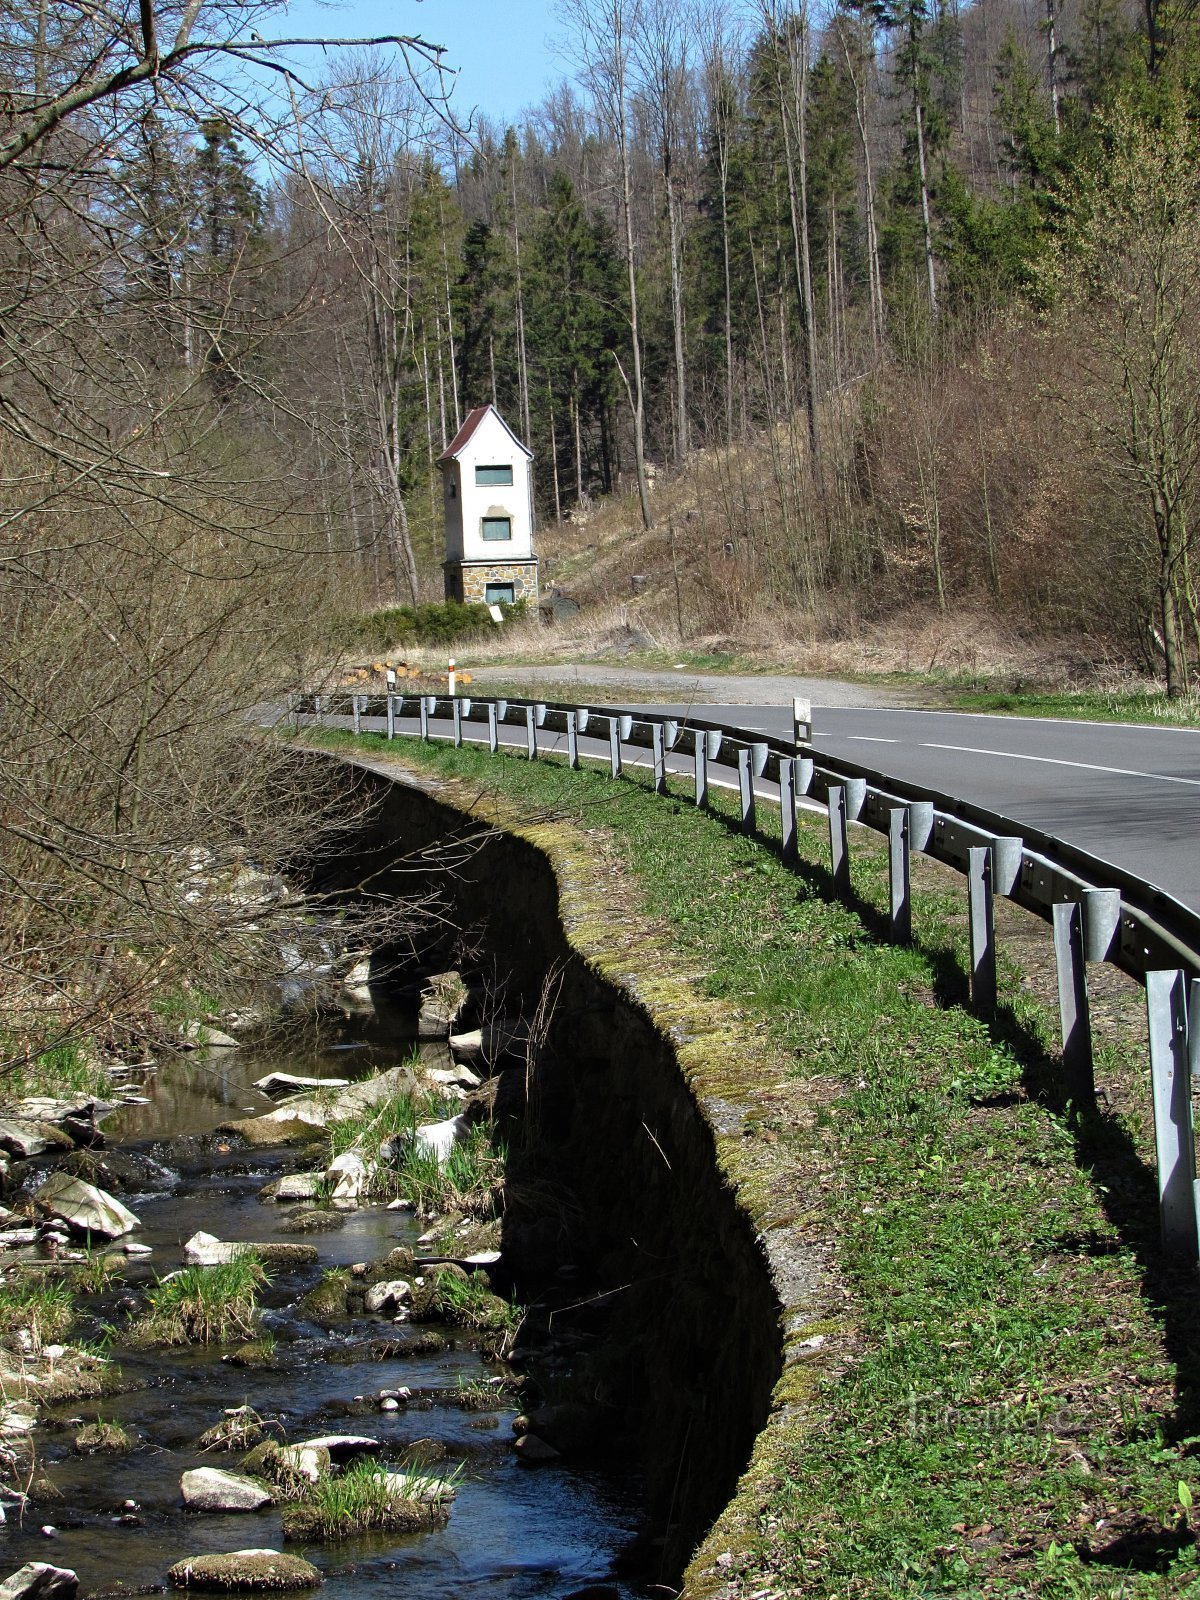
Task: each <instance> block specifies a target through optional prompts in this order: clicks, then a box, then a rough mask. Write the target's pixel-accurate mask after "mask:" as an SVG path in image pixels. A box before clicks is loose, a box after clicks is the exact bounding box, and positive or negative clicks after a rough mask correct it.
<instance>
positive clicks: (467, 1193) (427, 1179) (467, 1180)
mask: <svg viewBox="0 0 1200 1600" xmlns="http://www.w3.org/2000/svg"><path fill="white" fill-rule="evenodd" d="M504 1163H505V1148H504V1145H503V1144H502V1143H499V1142H497V1141H496V1140H495V1139H494V1137H493V1134H492V1130H491V1128H489V1127H488V1126H487V1125H486V1124H483V1123H476V1124H475V1125H474V1126H473V1127H471V1128H468V1129H467V1132H466V1135H465V1136H464V1137H463V1138H461V1139H459V1140H457V1141H456V1143H455V1144H454V1145H452V1146H451V1149H450V1152H449V1154H448V1155H447V1157H446V1159H445V1160H444V1161H439V1160H438V1157H437V1154H436V1152H434V1151H432V1150H428V1149H426V1148H424V1147H422V1146H419V1145H415V1144H411V1145H409V1146H408V1147H407V1148H406V1149H405V1150H404V1151H403V1152H402V1153H401V1155H400V1158H399V1160H398V1162H397V1163H396V1165H395V1167H394V1168H393V1169H392V1170H391V1172H390V1173H389V1182H390V1184H391V1185H392V1187H393V1190H394V1192H395V1193H396V1194H397V1195H399V1196H400V1197H401V1198H402V1199H405V1200H410V1201H411V1202H412V1204H413V1205H414V1206H415V1207H416V1209H417V1210H418V1212H420V1213H422V1214H425V1215H428V1214H430V1213H433V1212H445V1211H457V1212H464V1213H467V1214H469V1215H472V1216H493V1215H495V1213H496V1209H497V1197H498V1194H499V1188H500V1185H501V1183H502V1182H503V1178H504Z"/></svg>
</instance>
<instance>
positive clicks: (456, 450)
mask: <svg viewBox="0 0 1200 1600" xmlns="http://www.w3.org/2000/svg"><path fill="white" fill-rule="evenodd" d="M489 411H495V413H496V420H497V421H498V422H499V424H500V426H501V427H502V428H503V429H504V431H505V433H507V434H508V436H509V438H510V439H511V440H512V442H513V443H514V444H515V445H516V447H517V449H518V450H522V451H524V453H525V454H526V455H527V456H528V457H529V459H530V461H532V460H533V451H532V450H531V449H530V448H529V446H528V445H525V444H522V443H521V441H520V439H518V438H517V436H516V434H515V433H514V432H513V431H512V429H511V428H510V427H509V425H508V423H507V422H505V420H504V418H503V417H502V416H501V415H500V413H499V412H498V411H496V408H495V406H476V407H475V409H474V410H473V411H469V412H468V413H467V420H466V421H465V422H464V423H463V425H462V427H461V428H460V429H459V430H458V432H457V433H456V434H455V435H454V437H453V439H451V441H450V443H449V444H448V445H447V446H446V448H445V449H444V450H443V451H442V453H441V455H440V456H439V457H438V466H439V467H440V466H441V465H442V463H443V462H444V461H453V460H454V459H455V457H456V456H459V455H461V454H462V452H463V450H464V449H465V448H466V446H467V445H468V443H469V442H470V439H471V436H472V434H473V433H474V432H475V430H476V428H478V426H479V424H480V423H481V422H482V421H483V419H484V417H486V416H487V414H488V412H489Z"/></svg>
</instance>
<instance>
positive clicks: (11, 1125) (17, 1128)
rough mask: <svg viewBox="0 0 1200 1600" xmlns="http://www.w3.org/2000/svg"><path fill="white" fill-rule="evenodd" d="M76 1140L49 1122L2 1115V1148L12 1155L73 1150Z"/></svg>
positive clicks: (0, 1139)
mask: <svg viewBox="0 0 1200 1600" xmlns="http://www.w3.org/2000/svg"><path fill="white" fill-rule="evenodd" d="M74 1148H75V1141H74V1139H71V1138H70V1137H68V1135H67V1134H65V1133H62V1132H60V1131H59V1129H58V1128H56V1127H54V1126H53V1124H52V1123H49V1122H31V1121H25V1120H23V1119H21V1118H18V1117H0V1149H2V1150H7V1151H8V1153H9V1155H10V1156H19V1157H23V1158H24V1157H29V1156H40V1155H44V1154H45V1152H46V1151H47V1150H73V1149H74Z"/></svg>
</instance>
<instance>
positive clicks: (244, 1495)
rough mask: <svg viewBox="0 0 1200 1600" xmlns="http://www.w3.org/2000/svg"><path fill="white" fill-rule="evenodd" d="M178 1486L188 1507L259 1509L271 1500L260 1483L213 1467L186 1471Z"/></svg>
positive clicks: (195, 1508)
mask: <svg viewBox="0 0 1200 1600" xmlns="http://www.w3.org/2000/svg"><path fill="white" fill-rule="evenodd" d="M180 1488H181V1490H182V1491H183V1503H184V1505H185V1506H187V1508H188V1510H189V1511H261V1510H262V1508H263V1506H269V1505H270V1504H271V1496H270V1494H268V1492H267V1491H266V1489H264V1488H263V1487H262V1485H261V1484H258V1483H255V1482H254V1480H253V1479H252V1478H243V1477H242V1476H241V1474H240V1473H237V1472H221V1471H220V1470H219V1469H218V1468H216V1467H197V1468H196V1469H195V1470H194V1471H193V1472H185V1473H184V1475H183V1478H182V1480H181V1482H180Z"/></svg>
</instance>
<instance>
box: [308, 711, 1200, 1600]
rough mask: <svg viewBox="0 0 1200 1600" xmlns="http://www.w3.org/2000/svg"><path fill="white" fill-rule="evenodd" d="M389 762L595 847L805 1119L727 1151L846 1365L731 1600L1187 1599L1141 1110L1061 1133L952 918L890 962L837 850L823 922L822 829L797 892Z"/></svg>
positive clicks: (762, 1482) (793, 1381)
mask: <svg viewBox="0 0 1200 1600" xmlns="http://www.w3.org/2000/svg"><path fill="white" fill-rule="evenodd" d="M323 742H327V743H329V744H332V745H334V746H338V745H344V744H345V743H347V742H348V741H345V740H342V739H340V738H339V737H337V736H327V737H326V739H325V741H323ZM361 743H362V744H364V745H367V746H369V747H371V748H373V749H376V750H378V749H381V748H384V741H382V740H371V739H365V740H363V741H361ZM400 751H401V753H402V756H403V759H404V760H405V762H406V763H409V764H413V763H417V764H419V765H421V766H422V767H424V768H426V769H429V770H432V771H434V772H436V773H441V774H444V775H446V776H448V777H457V778H460V779H463V780H465V782H466V786H467V788H468V789H469V791H470V792H472V793H486V792H488V791H493V792H495V793H497V795H498V796H499V797H500V798H501V799H503V800H504V801H506V802H508V803H509V804H510V805H511V806H512V807H513V809H514V811H516V812H517V813H518V814H521V815H523V816H526V817H546V816H558V817H561V818H564V819H567V820H578V821H581V822H584V823H585V824H586V826H587V827H588V828H589V829H595V828H606V829H607V830H609V834H610V837H611V839H612V841H613V843H614V846H615V848H616V849H617V851H618V852H619V855H620V857H621V859H622V860H623V861H624V862H625V863H626V867H627V870H628V873H629V874H630V876H631V879H632V881H633V883H634V885H635V886H636V890H637V892H638V893H639V894H640V896H641V899H642V901H643V904H644V906H645V907H646V908H647V910H648V911H649V912H651V914H652V915H653V918H654V922H655V925H656V927H657V928H658V929H660V930H661V936H662V937H663V938H664V939H665V940H666V941H667V943H668V944H669V946H670V948H671V951H672V953H673V955H674V957H676V958H677V961H678V964H679V966H680V967H681V968H682V969H683V970H686V971H688V972H689V973H692V974H697V975H698V976H696V977H695V978H694V979H693V981H694V982H695V983H696V985H697V987H698V988H699V989H700V990H701V992H702V993H704V994H706V995H708V996H712V997H717V998H718V999H720V1000H722V1001H725V1002H727V1003H728V1004H729V1006H730V1007H731V1008H733V1010H735V1011H736V1013H738V1014H739V1016H740V1023H739V1026H740V1027H741V1028H742V1029H743V1030H744V1031H746V1032H747V1033H750V1032H751V1031H753V1032H754V1034H755V1035H756V1037H757V1038H759V1039H761V1040H763V1041H765V1042H766V1043H767V1044H769V1046H770V1048H771V1049H772V1050H773V1052H774V1056H775V1059H776V1061H778V1062H783V1063H786V1062H790V1063H791V1067H790V1069H786V1068H785V1074H786V1076H785V1082H786V1081H789V1080H790V1081H791V1082H792V1083H793V1084H794V1090H793V1093H794V1096H795V1103H796V1104H798V1105H799V1106H801V1107H802V1108H807V1109H806V1114H805V1115H801V1116H797V1117H790V1116H789V1115H788V1114H787V1111H786V1108H785V1109H782V1110H779V1111H778V1112H774V1111H772V1112H764V1113H763V1114H762V1115H761V1117H759V1118H758V1119H757V1120H756V1121H750V1122H748V1123H747V1126H746V1130H745V1135H744V1138H743V1141H742V1144H743V1146H745V1145H746V1141H747V1140H753V1139H758V1138H762V1139H767V1138H769V1139H770V1140H771V1141H772V1144H773V1147H775V1148H778V1147H780V1146H782V1147H783V1149H784V1150H785V1151H786V1153H787V1156H788V1159H789V1162H790V1163H791V1165H792V1168H793V1169H794V1171H795V1172H796V1173H798V1174H800V1177H799V1179H798V1180H797V1189H798V1194H799V1197H800V1198H799V1199H798V1200H797V1202H796V1203H797V1204H798V1205H799V1207H800V1208H801V1213H802V1214H804V1213H808V1214H809V1215H810V1216H811V1217H812V1218H814V1219H815V1220H814V1221H813V1222H812V1226H813V1227H815V1228H816V1229H817V1231H818V1232H819V1235H820V1236H821V1237H822V1238H829V1239H832V1240H835V1241H836V1258H837V1268H838V1271H839V1273H840V1275H841V1277H842V1279H843V1281H844V1283H845V1286H846V1290H847V1298H846V1300H845V1302H844V1307H843V1306H841V1305H839V1306H837V1307H836V1311H837V1315H836V1316H835V1317H834V1319H833V1322H832V1323H831V1325H830V1328H829V1329H828V1330H826V1329H824V1328H819V1329H816V1330H814V1329H812V1328H809V1329H804V1330H801V1332H802V1333H803V1335H804V1336H812V1337H815V1338H816V1339H817V1340H818V1342H820V1340H821V1339H822V1338H824V1337H826V1336H827V1335H828V1336H829V1337H836V1338H838V1339H841V1340H842V1341H844V1355H843V1358H842V1359H839V1360H838V1361H837V1362H836V1363H831V1366H832V1368H833V1370H832V1371H831V1372H823V1371H821V1370H816V1371H813V1372H812V1374H811V1375H810V1373H809V1371H808V1370H807V1369H806V1368H805V1366H804V1364H803V1362H801V1363H800V1364H799V1365H797V1366H796V1367H794V1368H790V1369H789V1371H788V1374H787V1375H786V1376H785V1378H784V1380H783V1383H782V1385H781V1391H780V1396H781V1398H782V1399H783V1400H789V1399H790V1400H792V1401H793V1402H794V1403H795V1404H796V1405H797V1407H798V1410H799V1413H800V1415H801V1416H802V1418H803V1420H802V1421H800V1422H797V1423H796V1424H795V1425H794V1427H791V1428H789V1427H787V1426H784V1427H782V1428H777V1429H773V1430H771V1431H770V1434H769V1436H768V1435H764V1441H766V1442H764V1443H763V1445H762V1446H761V1449H762V1450H763V1451H765V1452H767V1454H766V1456H765V1457H764V1458H763V1464H762V1466H761V1470H759V1471H758V1472H757V1475H756V1477H755V1483H756V1484H757V1485H758V1487H757V1488H756V1489H755V1490H753V1491H751V1490H747V1491H746V1495H747V1496H750V1497H751V1499H750V1500H747V1501H746V1502H745V1503H746V1504H751V1505H752V1509H753V1511H754V1514H755V1515H756V1516H757V1518H758V1523H757V1531H756V1530H755V1528H754V1527H753V1526H752V1527H751V1528H750V1531H749V1534H748V1535H747V1536H746V1537H744V1538H742V1540H741V1543H740V1544H739V1543H737V1541H736V1540H733V1538H732V1535H731V1544H730V1545H729V1546H726V1547H725V1548H730V1549H732V1550H733V1553H734V1556H735V1568H734V1571H735V1573H738V1574H740V1578H739V1582H740V1583H741V1584H742V1585H743V1588H744V1592H746V1593H750V1592H752V1591H753V1590H754V1589H755V1588H756V1587H762V1588H764V1589H765V1590H767V1591H768V1592H770V1593H771V1594H773V1595H774V1594H785V1593H786V1594H792V1593H796V1594H799V1593H803V1594H805V1595H812V1596H821V1597H825V1600H834V1597H835V1596H836V1597H837V1600H858V1597H860V1596H861V1597H865V1596H877V1595H889V1596H903V1597H912V1600H916V1597H917V1596H929V1595H936V1594H950V1595H955V1596H960V1597H967V1596H976V1595H980V1596H982V1595H987V1596H989V1597H992V1596H1004V1597H1012V1600H1016V1597H1018V1596H1020V1597H1025V1596H1038V1597H1043V1596H1044V1597H1048V1600H1058V1597H1060V1596H1061V1597H1066V1596H1076V1595H1078V1596H1084V1595H1113V1596H1116V1595H1118V1594H1120V1595H1121V1596H1123V1597H1126V1600H1143V1597H1149V1596H1152V1595H1153V1596H1165V1595H1184V1594H1197V1595H1200V1567H1198V1566H1197V1561H1196V1554H1195V1547H1194V1546H1193V1545H1192V1543H1191V1538H1190V1533H1189V1532H1188V1529H1187V1526H1186V1523H1185V1516H1186V1509H1187V1508H1186V1505H1184V1504H1183V1503H1182V1502H1183V1501H1184V1500H1186V1498H1187V1497H1188V1495H1193V1494H1195V1493H1196V1492H1197V1491H1200V1461H1198V1460H1197V1456H1196V1450H1197V1446H1198V1444H1200V1408H1198V1406H1197V1400H1196V1395H1197V1394H1200V1341H1197V1339H1196V1337H1195V1328H1196V1326H1197V1325H1198V1322H1200V1300H1198V1295H1197V1286H1196V1281H1195V1274H1194V1273H1180V1274H1174V1273H1172V1272H1170V1271H1169V1270H1167V1268H1166V1267H1165V1265H1164V1263H1163V1262H1162V1261H1161V1259H1160V1258H1159V1256H1158V1254H1157V1244H1156V1239H1157V1220H1156V1211H1155V1202H1154V1189H1153V1179H1152V1175H1151V1174H1150V1173H1148V1171H1147V1169H1146V1167H1145V1166H1144V1164H1142V1162H1141V1160H1140V1156H1139V1153H1138V1152H1139V1149H1140V1148H1142V1146H1143V1141H1144V1137H1145V1133H1144V1129H1143V1128H1141V1127H1139V1126H1138V1123H1139V1121H1142V1122H1148V1105H1143V1106H1141V1108H1140V1112H1139V1113H1135V1114H1131V1116H1130V1118H1129V1119H1128V1121H1124V1120H1122V1118H1120V1117H1119V1116H1117V1115H1115V1114H1107V1113H1095V1114H1092V1113H1088V1114H1086V1115H1085V1116H1083V1117H1075V1116H1074V1115H1073V1114H1072V1113H1071V1112H1070V1111H1069V1110H1068V1109H1066V1108H1064V1107H1062V1105H1061V1103H1060V1101H1059V1100H1058V1098H1057V1097H1056V1094H1055V1092H1054V1087H1053V1085H1054V1079H1055V1073H1056V1049H1055V1045H1054V1042H1053V1035H1052V1030H1051V1028H1050V1026H1049V1025H1048V1021H1047V1018H1046V1017H1045V1016H1044V1014H1043V1013H1042V1012H1041V1011H1040V1009H1039V1008H1038V1007H1037V1006H1036V1004H1035V1003H1034V1002H1032V1001H1031V1000H1030V999H1029V998H1028V997H1027V994H1026V992H1025V991H1024V990H1023V988H1022V987H1021V986H1020V982H1019V977H1020V975H1019V974H1018V973H1016V972H1015V971H1014V970H1013V969H1012V968H1011V966H1006V967H1005V970H1004V974H1003V980H1002V1004H1001V1009H1000V1015H999V1018H998V1020H997V1023H996V1024H995V1025H994V1026H993V1027H991V1028H990V1029H989V1028H988V1027H986V1026H985V1025H984V1024H983V1023H982V1022H981V1021H980V1020H978V1019H977V1018H975V1017H974V1016H972V1015H971V1014H970V1013H969V1012H968V1011H967V1010H965V1009H963V1008H962V1006H961V1005H959V1004H957V1003H954V999H955V997H956V996H961V995H962V994H963V992H964V989H965V984H964V978H963V957H964V947H965V941H966V931H965V917H964V915H963V901H964V896H963V894H962V892H961V890H960V889H958V888H954V889H950V888H947V889H945V890H943V889H941V888H940V887H936V888H935V889H934V890H933V891H926V892H923V893H918V894H917V896H916V897H915V905H914V929H915V935H916V943H915V945H914V947H912V948H908V949H897V948H894V947H891V946H889V945H887V944H886V943H883V942H881V941H880V940H879V939H877V938H876V937H875V936H873V934H872V933H871V932H870V931H869V928H870V926H871V925H872V924H871V919H872V917H873V916H877V915H878V914H879V913H881V911H882V909H883V908H884V906H885V903H886V902H885V893H886V855H885V852H884V850H883V849H882V848H881V847H880V846H878V845H876V844H874V843H869V842H867V841H866V840H865V839H864V838H863V836H862V835H860V834H859V833H858V832H856V833H855V836H854V841H853V856H854V879H855V890H856V894H857V895H858V896H859V899H860V907H861V909H860V910H856V909H851V908H850V907H849V906H847V905H844V904H841V903H838V902H836V901H834V900H832V899H831V898H830V897H829V895H828V888H829V885H828V876H827V872H826V867H827V859H828V858H827V849H828V845H827V835H826V828H825V823H824V819H823V818H819V817H818V818H808V817H806V818H805V819H804V820H803V821H802V823H801V827H800V849H801V857H802V860H801V865H800V869H799V871H798V872H796V873H792V872H790V871H788V870H786V869H785V868H784V867H783V866H782V864H781V863H780V862H779V860H778V858H777V857H776V856H775V855H774V854H772V852H771V851H770V850H769V849H766V848H763V846H762V844H760V843H758V842H756V841H754V840H749V839H746V838H745V837H743V836H741V835H740V834H739V832H738V831H737V830H736V829H735V828H731V827H728V826H726V825H725V824H724V823H723V822H722V820H721V819H720V818H719V817H716V816H707V815H704V814H702V813H697V812H696V810H695V809H694V808H693V807H692V806H691V805H690V804H689V803H688V802H687V797H686V792H685V793H681V794H680V796H679V798H678V799H677V800H675V801H674V802H672V800H671V799H665V800H664V799H661V798H657V797H654V796H653V795H652V794H651V793H650V792H649V790H648V787H647V785H646V783H645V782H644V781H643V780H642V779H641V778H640V777H634V778H633V779H632V780H631V781H628V782H625V783H622V784H613V783H611V782H609V781H608V780H607V779H605V778H603V777H601V776H599V775H597V774H596V773H594V772H584V773H570V772H568V771H567V770H565V768H563V767H561V766H559V765H556V764H554V763H551V762H538V763H527V762H525V761H522V760H520V759H512V758H501V759H494V758H489V757H488V756H487V755H485V754H482V753H479V752H476V751H472V750H462V751H454V750H452V749H450V748H447V747H442V746H433V747H419V746H417V745H416V743H415V742H413V741H406V742H405V743H403V744H402V745H401V746H400ZM714 803H715V805H716V806H717V807H718V808H719V809H721V810H723V811H724V812H725V814H726V815H727V816H728V815H729V813H730V809H731V807H730V805H729V803H728V802H727V801H726V799H725V797H723V796H718V797H717V798H716V800H715V802H714ZM761 822H762V825H763V827H764V830H765V831H766V832H767V833H771V832H772V831H773V830H774V829H775V827H776V826H777V822H776V819H775V818H774V817H773V816H772V814H771V813H770V811H769V810H767V809H766V808H764V811H763V813H762V814H761ZM681 863H686V870H681ZM940 881H941V880H940V879H939V880H938V882H939V883H940ZM864 919H865V920H864ZM746 1192H747V1199H748V1203H750V1204H752V1205H755V1204H757V1205H760V1206H761V1208H762V1210H763V1211H767V1210H769V1209H770V1208H771V1205H772V1204H774V1203H775V1201H774V1197H772V1196H766V1197H756V1196H755V1195H754V1193H753V1190H752V1185H751V1186H748V1188H747V1191H746ZM1181 1484H1182V1485H1183V1486H1184V1487H1183V1490H1182V1497H1181V1489H1180V1485H1181ZM754 1495H757V1499H753V1496H754ZM736 1525H737V1524H736V1521H735V1522H733V1523H731V1524H730V1526H731V1527H733V1526H736ZM720 1530H721V1525H720V1524H719V1525H718V1532H717V1533H716V1534H715V1535H714V1538H716V1539H718V1540H719V1539H720V1538H721V1537H722V1534H721V1531H720ZM1122 1539H1125V1540H1126V1541H1127V1543H1128V1546H1129V1550H1130V1554H1129V1555H1128V1556H1126V1557H1122V1555H1121V1550H1122V1545H1121V1540H1122ZM1108 1546H1112V1547H1113V1553H1112V1555H1111V1558H1110V1561H1109V1562H1106V1563H1105V1564H1088V1563H1087V1562H1086V1561H1085V1559H1084V1557H1085V1556H1086V1554H1087V1552H1088V1550H1089V1548H1091V1549H1104V1548H1105V1547H1108ZM714 1548H715V1549H720V1548H722V1546H721V1545H720V1544H719V1543H718V1544H716V1545H715V1546H714Z"/></svg>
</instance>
